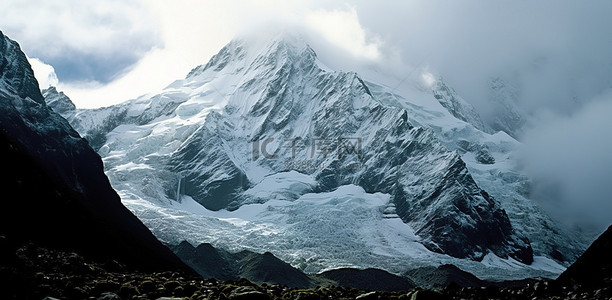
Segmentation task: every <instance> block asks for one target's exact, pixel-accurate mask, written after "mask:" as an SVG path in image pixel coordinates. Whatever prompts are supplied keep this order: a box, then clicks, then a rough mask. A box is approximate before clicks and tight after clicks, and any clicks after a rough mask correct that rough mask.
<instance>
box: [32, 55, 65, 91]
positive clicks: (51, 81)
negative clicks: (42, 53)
mask: <svg viewBox="0 0 612 300" xmlns="http://www.w3.org/2000/svg"><path fill="white" fill-rule="evenodd" d="M28 61H29V62H30V65H31V66H32V70H33V71H34V77H36V80H37V81H38V85H39V86H40V89H41V90H42V89H46V88H48V87H50V86H57V83H58V80H57V75H56V74H55V69H54V68H53V66H51V65H48V64H46V63H44V62H42V61H41V60H40V59H38V58H30V57H28Z"/></svg>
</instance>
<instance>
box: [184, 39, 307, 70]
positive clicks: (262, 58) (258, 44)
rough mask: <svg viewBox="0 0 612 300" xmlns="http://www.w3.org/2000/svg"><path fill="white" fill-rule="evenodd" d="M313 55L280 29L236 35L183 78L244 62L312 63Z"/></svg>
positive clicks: (252, 64)
mask: <svg viewBox="0 0 612 300" xmlns="http://www.w3.org/2000/svg"><path fill="white" fill-rule="evenodd" d="M316 57H317V56H316V53H315V52H314V50H312V48H311V47H310V46H309V45H308V43H307V42H306V40H305V39H304V37H302V36H301V35H299V34H294V33H289V32H287V31H282V32H279V33H277V34H275V35H271V36H269V37H268V38H263V39H262V38H258V39H253V38H250V37H237V38H235V39H233V40H232V41H230V42H229V43H228V44H227V45H225V46H224V47H223V48H221V50H219V52H218V53H217V54H215V55H213V56H212V57H211V59H210V60H209V61H208V63H206V64H205V65H200V66H198V67H196V68H194V69H193V70H191V72H189V74H188V75H187V78H192V77H195V76H198V75H200V74H202V73H204V72H206V71H215V72H218V71H221V70H225V71H230V72H238V71H241V70H243V69H244V67H245V66H248V69H259V68H262V67H277V66H279V65H281V64H287V63H289V64H293V63H296V62H298V63H300V64H302V65H308V64H310V65H312V64H314V63H315V61H316Z"/></svg>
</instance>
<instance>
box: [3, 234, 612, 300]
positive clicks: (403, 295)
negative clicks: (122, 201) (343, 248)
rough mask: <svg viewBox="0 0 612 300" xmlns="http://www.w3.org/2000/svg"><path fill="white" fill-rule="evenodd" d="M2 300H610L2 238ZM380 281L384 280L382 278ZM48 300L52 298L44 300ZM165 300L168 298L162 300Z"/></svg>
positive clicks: (537, 287) (603, 293) (543, 289)
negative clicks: (153, 267) (137, 261)
mask: <svg viewBox="0 0 612 300" xmlns="http://www.w3.org/2000/svg"><path fill="white" fill-rule="evenodd" d="M0 253H1V254H2V264H1V265H0V281H1V282H2V283H3V287H2V289H1V294H0V296H1V298H2V299H47V300H51V299H160V298H161V299H168V298H170V299H198V300H200V299H201V300H203V299H317V300H319V299H320V300H322V299H610V297H611V296H612V290H611V289H610V285H609V282H610V281H609V278H610V276H607V278H608V284H607V285H606V286H598V287H595V286H584V285H579V284H572V285H570V286H567V285H563V284H562V283H561V282H558V281H535V282H533V283H530V284H527V285H523V286H520V287H504V288H500V287H496V286H489V287H459V286H458V285H456V284H454V283H451V284H450V285H449V286H447V287H445V288H442V289H436V290H423V289H418V288H413V289H410V290H406V291H393V292H385V291H369V290H363V289H354V288H350V287H338V286H327V287H315V288H309V289H299V288H289V287H287V286H285V285H279V284H266V283H262V284H255V283H252V282H250V281H248V280H246V279H238V280H231V281H225V282H222V281H217V280H214V279H209V280H205V279H202V277H200V276H197V275H193V273H191V272H180V271H158V272H150V271H149V272H143V271H134V270H133V269H131V268H129V267H127V266H126V265H124V264H122V263H120V262H118V261H116V260H107V261H100V260H94V259H91V258H89V257H84V256H82V255H80V254H78V253H75V252H70V251H59V250H53V249H51V248H48V247H42V246H39V245H37V244H33V243H16V241H14V240H11V239H9V238H6V237H4V236H0ZM381 280H385V279H384V278H381ZM45 297H50V298H45ZM164 297H167V298H164Z"/></svg>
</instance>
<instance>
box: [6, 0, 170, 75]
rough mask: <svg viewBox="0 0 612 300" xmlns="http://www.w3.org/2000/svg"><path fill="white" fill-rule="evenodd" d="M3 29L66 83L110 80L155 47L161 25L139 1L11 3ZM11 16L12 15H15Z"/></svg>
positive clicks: (159, 43) (158, 43) (12, 0)
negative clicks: (53, 68)
mask: <svg viewBox="0 0 612 300" xmlns="http://www.w3.org/2000/svg"><path fill="white" fill-rule="evenodd" d="M0 11H3V12H6V13H5V14H3V16H2V18H1V19H0V26H1V28H2V30H3V31H4V32H5V33H6V34H7V35H8V36H10V37H11V38H13V39H15V40H17V41H18V42H19V43H20V44H21V46H22V48H23V49H24V51H25V52H26V53H27V54H28V55H29V56H31V57H37V58H39V59H41V60H43V61H45V62H46V63H48V64H51V65H53V66H54V67H55V70H56V73H57V75H58V77H59V79H60V80H62V81H68V82H70V81H76V80H95V81H99V82H103V83H104V82H109V81H111V80H112V79H113V78H114V76H115V75H116V74H117V73H119V72H121V71H122V70H124V69H126V68H128V67H129V66H131V65H132V64H134V63H135V62H137V61H138V60H139V59H140V58H141V57H142V56H143V55H144V54H145V53H146V52H148V51H149V50H150V49H151V48H152V47H160V46H162V41H161V39H160V38H159V34H158V27H157V26H156V21H155V20H154V19H153V18H152V17H151V15H150V14H149V13H148V10H147V9H145V8H144V7H143V6H142V4H141V3H140V2H138V1H134V0H132V1H121V0H104V1H96V3H95V5H92V3H88V2H85V1H78V0H67V1H43V0H28V1H20V0H5V1H2V2H0ZM9 12H10V13H9Z"/></svg>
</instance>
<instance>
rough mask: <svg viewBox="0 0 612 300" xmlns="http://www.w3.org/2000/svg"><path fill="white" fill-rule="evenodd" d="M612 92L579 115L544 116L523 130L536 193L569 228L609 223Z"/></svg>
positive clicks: (600, 226) (525, 160)
mask: <svg viewBox="0 0 612 300" xmlns="http://www.w3.org/2000/svg"><path fill="white" fill-rule="evenodd" d="M611 112H612V91H608V92H606V93H604V94H602V95H600V96H598V97H596V98H595V99H593V100H592V101H590V102H589V104H587V105H586V106H585V107H583V108H582V109H580V110H579V111H577V112H575V113H573V114H571V115H567V116H559V115H548V116H543V117H542V118H543V119H542V120H541V121H540V122H539V125H538V126H536V127H534V128H532V129H531V130H529V131H527V133H526V135H525V150H524V152H523V153H522V157H521V162H522V165H523V167H524V169H525V171H526V172H527V173H528V174H530V175H531V176H532V177H533V178H534V181H535V182H536V185H535V186H534V189H535V190H534V195H535V197H536V199H538V200H539V201H540V202H541V203H542V205H543V206H544V207H546V208H547V209H548V210H549V211H550V212H552V213H553V214H554V215H556V216H557V217H558V218H559V219H560V220H561V221H562V222H565V223H567V224H569V225H581V226H584V225H587V226H595V228H596V229H597V230H599V231H603V230H604V229H605V228H606V227H607V226H609V225H610V224H612V214H610V212H611V211H612V196H611V195H612V181H610V180H611V178H612V177H611V176H610V172H611V170H612V132H611V131H610V128H612V118H610V113H611Z"/></svg>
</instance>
